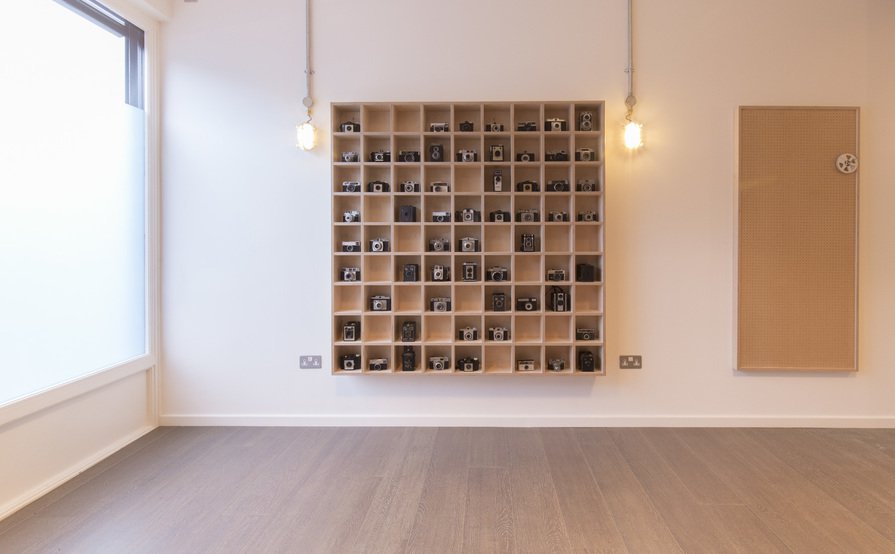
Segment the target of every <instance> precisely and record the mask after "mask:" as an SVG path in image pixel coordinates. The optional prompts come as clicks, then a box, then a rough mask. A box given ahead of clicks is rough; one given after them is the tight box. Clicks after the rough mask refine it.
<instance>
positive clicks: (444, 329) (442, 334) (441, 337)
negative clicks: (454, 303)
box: [420, 314, 454, 345]
mask: <svg viewBox="0 0 895 554" xmlns="http://www.w3.org/2000/svg"><path fill="white" fill-rule="evenodd" d="M420 336H421V337H422V339H423V344H426V345H428V344H438V343H442V344H450V343H452V342H454V318H453V317H451V315H450V314H447V315H433V314H426V315H425V316H423V329H422V333H421V335H420Z"/></svg>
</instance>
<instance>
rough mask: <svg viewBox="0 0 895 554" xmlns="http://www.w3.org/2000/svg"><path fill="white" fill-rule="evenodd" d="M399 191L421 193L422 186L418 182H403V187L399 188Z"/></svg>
mask: <svg viewBox="0 0 895 554" xmlns="http://www.w3.org/2000/svg"><path fill="white" fill-rule="evenodd" d="M398 190H400V191H401V192H419V191H420V184H419V183H417V182H416V181H403V182H402V183H401V186H400V187H398Z"/></svg>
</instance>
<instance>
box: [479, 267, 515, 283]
mask: <svg viewBox="0 0 895 554" xmlns="http://www.w3.org/2000/svg"><path fill="white" fill-rule="evenodd" d="M485 279H486V280H488V281H509V280H510V270H509V269H507V268H505V267H502V266H493V267H489V268H488V271H487V272H486V273H485Z"/></svg>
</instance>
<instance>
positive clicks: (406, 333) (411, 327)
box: [401, 321, 416, 342]
mask: <svg viewBox="0 0 895 554" xmlns="http://www.w3.org/2000/svg"><path fill="white" fill-rule="evenodd" d="M401 342H416V321H405V322H404V323H402V324H401Z"/></svg>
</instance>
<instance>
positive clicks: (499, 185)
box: [491, 169, 503, 192]
mask: <svg viewBox="0 0 895 554" xmlns="http://www.w3.org/2000/svg"><path fill="white" fill-rule="evenodd" d="M491 190H492V191H494V192H503V171H501V170H500V169H495V170H494V175H493V176H492V177H491Z"/></svg>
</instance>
